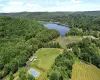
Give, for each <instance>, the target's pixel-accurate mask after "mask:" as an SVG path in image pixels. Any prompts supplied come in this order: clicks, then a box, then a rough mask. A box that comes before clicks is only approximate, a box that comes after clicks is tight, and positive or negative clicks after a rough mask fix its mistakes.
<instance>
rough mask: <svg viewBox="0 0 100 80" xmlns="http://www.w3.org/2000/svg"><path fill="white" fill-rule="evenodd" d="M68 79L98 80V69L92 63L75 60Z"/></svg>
mask: <svg viewBox="0 0 100 80" xmlns="http://www.w3.org/2000/svg"><path fill="white" fill-rule="evenodd" d="M70 80H100V69H99V68H97V67H96V66H94V65H88V64H85V63H82V62H75V64H74V65H73V70H72V79H70Z"/></svg>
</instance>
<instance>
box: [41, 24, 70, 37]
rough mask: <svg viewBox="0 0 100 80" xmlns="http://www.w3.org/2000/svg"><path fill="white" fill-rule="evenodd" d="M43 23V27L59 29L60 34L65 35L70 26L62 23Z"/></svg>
mask: <svg viewBox="0 0 100 80" xmlns="http://www.w3.org/2000/svg"><path fill="white" fill-rule="evenodd" d="M43 25H44V26H45V27H47V28H48V29H55V30H57V31H59V33H60V36H65V35H66V32H67V31H69V30H70V28H69V27H67V26H62V25H58V24H53V23H46V24H43Z"/></svg>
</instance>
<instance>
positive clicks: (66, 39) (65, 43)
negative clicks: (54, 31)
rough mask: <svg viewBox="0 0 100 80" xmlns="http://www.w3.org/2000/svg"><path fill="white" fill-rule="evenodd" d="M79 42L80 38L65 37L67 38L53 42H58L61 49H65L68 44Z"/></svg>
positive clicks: (60, 38)
mask: <svg viewBox="0 0 100 80" xmlns="http://www.w3.org/2000/svg"><path fill="white" fill-rule="evenodd" d="M80 40H82V37H80V36H67V37H59V38H57V39H56V40H55V41H56V42H59V44H60V45H61V46H62V47H63V48H66V45H68V44H69V43H73V42H78V41H80Z"/></svg>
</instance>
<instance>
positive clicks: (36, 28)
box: [0, 11, 100, 80]
mask: <svg viewBox="0 0 100 80" xmlns="http://www.w3.org/2000/svg"><path fill="white" fill-rule="evenodd" d="M0 15H1V16H0V79H2V78H4V77H5V76H7V75H8V74H10V77H12V76H13V74H14V73H16V72H17V71H18V69H19V68H20V67H23V66H26V62H27V61H28V59H29V58H30V57H31V56H32V55H33V53H35V52H36V51H37V50H38V49H40V48H60V49H63V48H62V47H61V45H60V44H59V43H58V42H54V41H53V40H54V39H57V38H58V37H59V36H60V34H59V32H58V31H56V30H53V29H47V28H46V27H44V26H43V25H42V24H40V22H39V21H45V22H52V23H57V24H61V25H66V26H69V27H70V28H71V29H70V30H69V31H68V32H66V36H65V37H67V36H72V37H73V36H80V37H82V40H81V41H78V42H73V43H69V44H68V45H66V48H64V49H63V54H59V56H58V57H56V59H55V61H54V63H53V65H52V67H51V69H50V71H48V73H47V78H48V79H49V80H68V79H71V77H72V69H73V64H74V63H75V61H79V62H81V63H86V64H88V65H89V64H93V65H95V66H96V67H97V68H99V69H100V11H90V12H51V13H49V12H21V13H1V14H0ZM90 36H92V38H91V37H90ZM60 37H61V36H60ZM84 37H85V38H84ZM62 38H63V37H62ZM21 74H22V75H21ZM21 76H24V77H25V73H24V72H20V75H19V77H21ZM28 76H29V78H30V77H32V76H31V75H28ZM23 79H24V78H22V79H21V80H23ZM11 80H13V79H11ZM28 80H35V79H28Z"/></svg>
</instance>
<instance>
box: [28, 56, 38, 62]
mask: <svg viewBox="0 0 100 80" xmlns="http://www.w3.org/2000/svg"><path fill="white" fill-rule="evenodd" d="M36 59H37V57H36V56H32V57H30V59H29V61H31V62H32V61H33V60H36Z"/></svg>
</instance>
